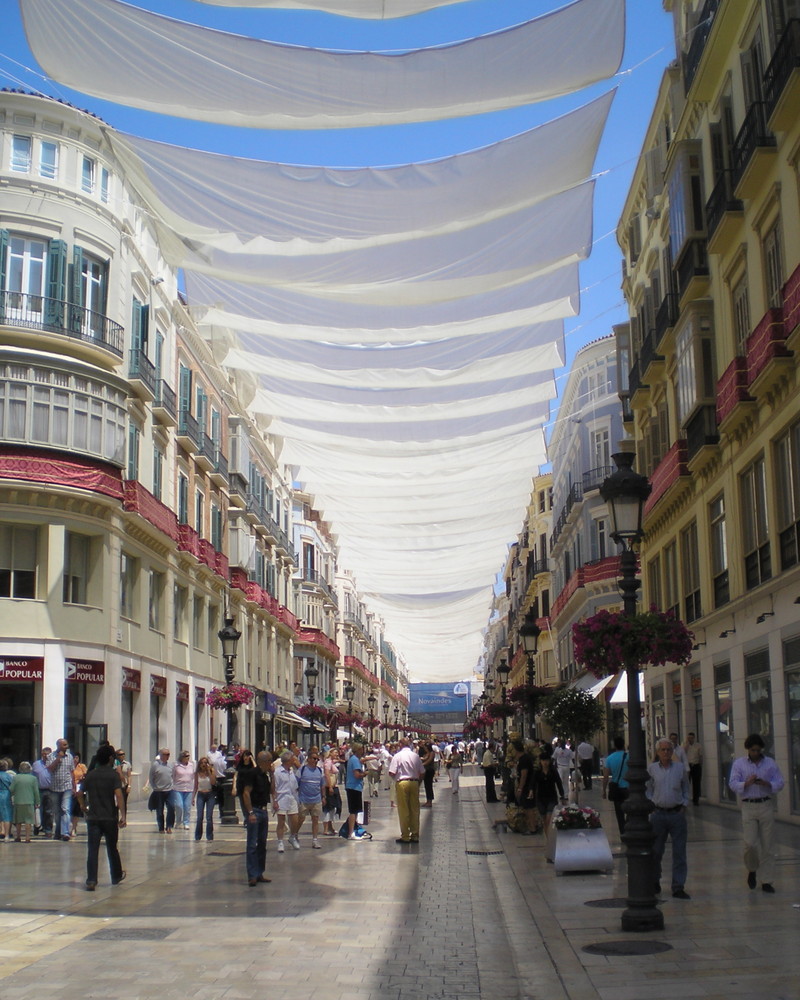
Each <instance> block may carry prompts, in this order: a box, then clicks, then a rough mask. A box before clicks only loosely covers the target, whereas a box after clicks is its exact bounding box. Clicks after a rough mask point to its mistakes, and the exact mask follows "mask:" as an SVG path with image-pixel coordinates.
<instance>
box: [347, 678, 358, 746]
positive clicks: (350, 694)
mask: <svg viewBox="0 0 800 1000" xmlns="http://www.w3.org/2000/svg"><path fill="white" fill-rule="evenodd" d="M355 694H356V686H355V684H353V682H352V681H348V682H347V683H346V684H345V686H344V696H345V698H347V714H348V716H349V718H350V743H352V742H353V698H354V697H355Z"/></svg>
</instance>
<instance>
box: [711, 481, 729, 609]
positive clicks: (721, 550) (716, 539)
mask: <svg viewBox="0 0 800 1000" xmlns="http://www.w3.org/2000/svg"><path fill="white" fill-rule="evenodd" d="M708 520H709V526H710V535H711V576H712V579H713V581H714V607H715V608H719V607H721V606H722V605H723V604H727V603H728V601H729V600H730V588H729V585H728V537H727V529H726V527H725V497H724V496H723V495H722V494H720V496H718V497H717V498H716V499H715V500H712V501H711V503H710V504H709V505H708Z"/></svg>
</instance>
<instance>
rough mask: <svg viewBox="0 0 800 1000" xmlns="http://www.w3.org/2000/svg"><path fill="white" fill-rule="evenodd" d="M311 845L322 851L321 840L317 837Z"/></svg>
mask: <svg viewBox="0 0 800 1000" xmlns="http://www.w3.org/2000/svg"><path fill="white" fill-rule="evenodd" d="M311 846H312V847H313V848H314V850H315V851H321V850H322V847H321V846H320V842H319V841H318V840H317V838H316V837H315V838H314V839H313V840H312V841H311Z"/></svg>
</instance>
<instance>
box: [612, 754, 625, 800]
mask: <svg viewBox="0 0 800 1000" xmlns="http://www.w3.org/2000/svg"><path fill="white" fill-rule="evenodd" d="M627 756H628V754H627V752H626V753H624V754H623V755H622V760H621V761H620V765H619V771H617V780H616V781H609V783H608V801H609V802H624V801H625V799H627V797H628V791H629V790H628V789H627V788H623V787H622V785H620V784H619V779H620V775H621V774H622V769H623V767H625V758H626V757H627Z"/></svg>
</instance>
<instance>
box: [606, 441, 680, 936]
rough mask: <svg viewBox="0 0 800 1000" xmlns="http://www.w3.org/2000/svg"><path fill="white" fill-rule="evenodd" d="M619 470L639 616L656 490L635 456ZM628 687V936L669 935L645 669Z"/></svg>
mask: <svg viewBox="0 0 800 1000" xmlns="http://www.w3.org/2000/svg"><path fill="white" fill-rule="evenodd" d="M611 457H612V458H613V460H614V464H615V465H616V470H615V471H614V472H613V473H612V474H611V475H610V476H609V477H608V478H607V479H606V480H605V481H604V482H603V485H602V486H601V487H600V496H601V497H602V498H603V500H605V501H606V503H607V504H608V505H609V507H610V508H611V521H612V529H613V530H612V532H611V537H612V538H613V539H614V541H615V542H616V543H617V544H618V545H620V546H622V551H621V552H620V557H619V565H620V580H619V587H620V590H621V591H622V610H623V613H624V614H625V615H626V616H630V617H633V616H634V615H635V614H636V592H637V591H638V589H639V580H638V578H637V576H636V552H635V551H634V546H635V545H636V544H638V543H639V542H640V541H641V540H642V536H643V534H644V533H643V531H642V514H643V511H644V505H645V501H646V500H647V498H648V497H649V496H650V491H651V489H652V487H651V485H650V483H649V481H648V479H647V477H646V476H641V475H639V473H638V472H634V471H633V460H634V455H633V453H632V452H627V451H626V452H619V453H617V454H615V455H612V456H611ZM625 674H626V677H627V681H628V754H629V756H628V773H627V774H626V776H625V777H626V780H627V782H628V788H629V789H630V791H629V794H628V799H627V801H626V802H625V806H624V809H625V816H626V819H625V833H624V834H623V835H622V840H623V843H624V844H625V847H626V857H627V863H628V906H627V909H626V910H625V911H624V912H623V914H622V929H623V930H624V931H653V930H663V927H664V914H663V913H662V912H661V910H659V909H658V907H657V906H656V894H655V874H654V872H655V866H654V863H653V841H654V840H655V834H654V833H653V827H652V825H651V823H650V819H649V815H650V812H651V810H652V803H651V802H650V801H649V799H648V798H647V796H646V795H645V786H646V784H647V758H646V755H645V741H644V730H643V728H642V701H641V696H640V694H639V664H638V663H631V662H628V663H626V664H625Z"/></svg>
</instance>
